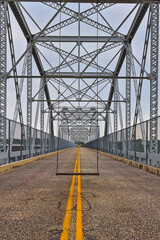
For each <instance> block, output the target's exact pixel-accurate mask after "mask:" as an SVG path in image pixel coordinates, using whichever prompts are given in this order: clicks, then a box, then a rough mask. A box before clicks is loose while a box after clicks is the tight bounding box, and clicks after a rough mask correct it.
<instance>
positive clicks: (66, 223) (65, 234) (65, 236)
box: [60, 149, 79, 240]
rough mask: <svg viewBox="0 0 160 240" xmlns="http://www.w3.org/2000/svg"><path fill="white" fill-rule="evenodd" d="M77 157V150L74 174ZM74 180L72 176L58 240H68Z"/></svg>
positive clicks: (74, 177)
mask: <svg viewBox="0 0 160 240" xmlns="http://www.w3.org/2000/svg"><path fill="white" fill-rule="evenodd" d="M78 156H79V149H78V153H77V158H76V163H75V167H74V173H76V170H77V163H78ZM75 179H76V176H75V175H74V176H73V177H72V183H71V188H70V192H69V197H68V202H67V208H66V214H65V218H64V222H63V231H62V234H61V238H60V240H68V238H69V230H70V220H71V215H72V207H73V195H74V186H75Z"/></svg>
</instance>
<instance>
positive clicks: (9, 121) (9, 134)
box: [7, 120, 11, 163]
mask: <svg viewBox="0 0 160 240" xmlns="http://www.w3.org/2000/svg"><path fill="white" fill-rule="evenodd" d="M10 137H11V120H8V161H7V163H10V155H11V144H10Z"/></svg>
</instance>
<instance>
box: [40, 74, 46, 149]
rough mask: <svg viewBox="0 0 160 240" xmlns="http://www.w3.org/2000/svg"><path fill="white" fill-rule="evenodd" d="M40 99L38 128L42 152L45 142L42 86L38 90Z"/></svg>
mask: <svg viewBox="0 0 160 240" xmlns="http://www.w3.org/2000/svg"><path fill="white" fill-rule="evenodd" d="M41 81H42V85H41V86H44V80H43V79H42V80H41ZM40 99H41V102H40V108H41V109H40V130H41V144H40V145H41V146H40V148H41V152H42V153H43V152H44V145H45V142H44V87H42V89H41V92H40Z"/></svg>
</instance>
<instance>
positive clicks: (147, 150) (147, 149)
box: [146, 121, 149, 164]
mask: <svg viewBox="0 0 160 240" xmlns="http://www.w3.org/2000/svg"><path fill="white" fill-rule="evenodd" d="M148 152H149V148H148V121H146V164H148Z"/></svg>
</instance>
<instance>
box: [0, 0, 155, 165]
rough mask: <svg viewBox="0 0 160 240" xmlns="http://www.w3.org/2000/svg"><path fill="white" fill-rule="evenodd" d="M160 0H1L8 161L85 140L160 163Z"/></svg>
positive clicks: (3, 139) (0, 110)
mask: <svg viewBox="0 0 160 240" xmlns="http://www.w3.org/2000/svg"><path fill="white" fill-rule="evenodd" d="M158 3H159V1H156V0H141V1H140V0H139V1H138V0H119V1H118V0H109V1H108V0H100V1H95V0H94V1H90V0H82V1H75V0H70V1H50V2H48V1H27V0H26V1H10V0H8V1H1V2H0V152H1V153H0V156H1V157H0V159H1V164H3V163H8V162H10V161H15V160H18V159H19V160H20V159H23V158H26V157H28V156H33V155H36V154H42V153H44V152H49V151H53V150H55V149H56V146H57V148H59V149H62V148H65V147H70V146H72V145H73V144H74V143H75V142H76V141H83V142H85V143H86V145H87V146H88V147H92V148H97V147H98V148H99V149H101V150H103V151H108V152H112V153H113V154H117V155H120V154H121V155H123V156H126V157H128V158H132V159H134V160H139V159H141V160H142V161H143V160H145V161H146V163H147V164H153V165H155V166H158V164H159V162H158V160H157V159H159V155H158V153H159V149H158V147H159V144H158V143H159V141H158V137H159V134H158V124H159V118H158V67H159V59H158V55H159V4H158ZM11 83H12V88H11V87H10V85H11ZM13 86H14V88H13ZM10 95H13V96H12V98H11V96H10ZM144 106H146V109H147V110H146V109H144ZM10 109H14V111H13V116H12V117H11V115H10ZM144 113H145V120H146V119H150V120H149V121H147V122H144ZM8 116H9V118H10V119H11V120H8V119H7V117H8ZM38 129H39V130H38ZM121 129H123V130H121ZM120 130H121V131H120ZM103 135H104V137H102V138H99V137H101V136H103ZM56 136H57V137H56ZM97 139H98V140H97ZM142 155H143V156H142ZM146 159H147V160H146ZM147 161H148V162H147Z"/></svg>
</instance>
